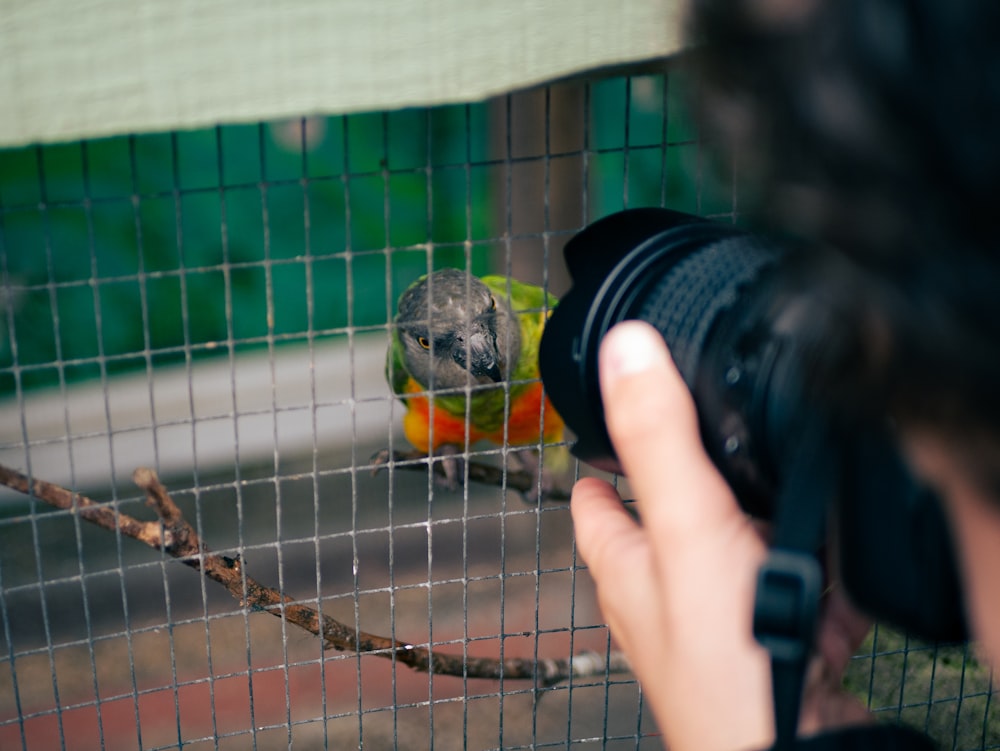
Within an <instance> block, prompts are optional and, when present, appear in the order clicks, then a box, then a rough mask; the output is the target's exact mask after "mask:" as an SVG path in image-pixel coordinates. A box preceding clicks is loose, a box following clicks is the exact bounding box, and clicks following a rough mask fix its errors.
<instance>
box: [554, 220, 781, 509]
mask: <svg viewBox="0 0 1000 751" xmlns="http://www.w3.org/2000/svg"><path fill="white" fill-rule="evenodd" d="M565 254H566V261H567V265H568V266H569V270H570V274H571V275H572V277H573V288H572V290H570V292H569V293H568V294H567V295H565V296H564V297H563V298H562V300H561V301H560V303H559V305H558V307H557V308H556V309H555V311H554V312H553V315H552V317H551V319H550V320H549V322H548V324H547V325H546V328H545V334H544V336H543V338H542V344H541V351H540V366H541V372H542V379H543V380H544V382H545V386H546V389H547V391H548V393H549V397H550V399H551V400H552V403H553V405H554V406H555V408H556V410H557V411H558V412H559V413H560V415H562V417H563V419H564V420H565V421H566V423H567V425H568V426H569V427H570V428H571V429H572V430H573V432H574V433H575V435H576V442H575V444H574V446H573V453H574V454H575V455H576V456H577V457H578V458H580V459H582V460H584V461H586V462H588V463H590V464H592V465H594V466H597V467H599V468H602V469H607V470H609V471H615V470H616V469H617V460H616V459H615V455H614V450H613V448H612V446H611V442H610V439H609V438H608V434H607V430H606V428H605V426H604V419H603V410H602V407H601V396H600V388H599V384H598V381H597V350H598V347H599V345H600V342H601V339H602V338H603V336H604V334H605V333H607V331H608V329H610V328H611V327H612V326H613V325H614V324H616V323H618V322H619V321H623V320H628V319H639V320H644V321H647V322H648V323H650V324H652V325H653V326H654V327H655V328H656V329H657V330H658V331H659V332H660V333H661V334H662V335H663V338H664V339H665V340H666V342H667V344H668V346H669V347H670V351H671V354H672V356H673V358H674V361H675V362H676V363H677V366H678V368H679V370H680V371H681V374H682V375H683V377H684V379H685V381H686V382H687V384H688V386H689V388H690V389H691V390H692V392H693V393H694V394H695V398H696V400H697V401H698V406H699V418H700V421H701V427H702V436H703V439H704V441H705V445H706V448H707V449H708V451H709V454H710V455H711V456H712V458H713V459H714V460H715V462H716V464H717V465H718V466H719V468H720V469H721V470H722V472H723V474H724V475H725V476H726V479H727V480H728V481H729V482H730V484H731V485H732V486H733V487H734V489H735V490H736V491H737V493H738V495H739V497H740V499H741V502H742V503H744V505H745V506H746V507H747V508H748V510H750V511H752V512H754V513H757V514H759V515H761V516H768V515H769V508H768V504H769V503H770V498H771V496H772V495H773V489H774V474H775V468H774V463H775V459H774V458H773V457H770V456H769V454H770V449H769V448H768V447H766V446H764V445H763V442H764V441H766V440H767V439H766V438H765V436H768V435H771V434H774V433H775V431H774V430H771V429H769V428H768V427H767V425H766V423H767V421H768V419H769V418H770V417H772V415H770V414H769V412H768V409H769V407H770V406H772V405H769V403H768V400H767V398H766V388H765V387H763V386H762V385H761V384H762V382H764V383H766V381H767V379H768V378H770V377H772V376H773V375H774V373H773V372H772V371H774V368H775V366H776V364H777V361H776V359H775V355H776V354H777V351H778V348H777V347H776V346H775V345H776V340H774V339H773V338H770V337H766V336H763V335H762V334H761V330H762V329H763V328H764V326H763V324H762V322H756V323H755V321H754V318H755V317H756V318H760V317H762V316H766V314H767V312H768V309H767V307H766V306H763V305H762V304H761V301H763V300H766V299H769V298H770V293H769V288H770V286H771V285H770V283H769V282H768V279H769V276H771V275H770V274H769V269H771V268H772V267H773V266H774V265H775V262H776V261H777V260H778V259H779V258H780V257H781V252H780V251H779V249H778V248H777V247H776V246H775V245H774V244H771V243H767V242H765V241H763V240H760V239H758V238H756V237H755V236H753V235H751V234H748V233H746V232H744V231H742V230H739V229H737V228H736V227H734V226H732V225H725V224H721V223H716V222H710V221H706V220H703V219H699V218H698V217H694V216H691V215H688V214H683V213H680V212H676V211H671V210H668V209H634V210H630V211H624V212H620V213H618V214H613V215H611V216H609V217H606V218H604V219H602V220H600V221H598V222H595V223H594V224H592V225H591V226H589V227H588V228H587V229H585V230H584V231H583V232H581V233H579V234H578V235H577V236H576V237H574V238H573V239H572V240H571V241H570V242H569V243H568V244H567V246H566V249H565ZM567 364H571V367H567ZM783 411H785V412H794V411H795V409H794V408H793V409H791V410H783ZM755 423H756V426H755V425H754V424H755ZM780 433H783V431H779V434H780Z"/></svg>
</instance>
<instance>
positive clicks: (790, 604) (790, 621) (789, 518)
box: [753, 418, 835, 751]
mask: <svg viewBox="0 0 1000 751" xmlns="http://www.w3.org/2000/svg"><path fill="white" fill-rule="evenodd" d="M833 456H834V452H833V451H832V450H831V442H830V441H829V440H828V432H827V428H826V424H825V421H824V420H822V419H821V418H817V419H813V420H810V422H809V423H808V424H807V425H806V426H805V430H804V431H803V434H802V440H801V442H799V443H798V449H797V451H796V452H795V453H794V458H793V461H792V462H791V467H790V472H789V474H788V476H787V478H786V482H785V484H784V485H783V487H782V488H781V490H780V492H779V496H778V499H777V500H778V504H777V510H776V514H775V518H774V539H773V542H772V547H771V550H770V552H769V554H768V557H767V559H766V560H765V561H764V563H763V564H762V565H761V567H760V570H759V571H758V574H757V594H756V600H755V602H754V619H753V630H754V636H755V637H756V639H757V641H758V642H760V643H761V644H762V645H763V646H764V647H765V648H766V649H767V650H768V652H769V653H770V655H771V683H772V689H773V692H774V726H775V744H774V748H775V749H776V751H788V749H791V748H792V745H793V744H794V742H795V735H796V730H797V728H798V721H799V710H800V707H801V703H802V691H803V689H804V687H805V676H806V669H807V668H808V666H809V657H810V654H811V651H812V647H813V644H814V642H815V637H816V621H817V614H818V611H819V599H820V595H821V593H822V586H823V571H822V568H821V567H820V564H819V561H818V559H817V551H818V550H819V549H820V547H821V545H822V543H823V539H824V529H825V526H826V519H827V495H828V494H829V493H830V490H831V489H832V488H833V487H834V485H833V482H832V480H833V479H834V478H833V476H832V470H833V469H834V467H835V463H834V462H833V461H832V457H833Z"/></svg>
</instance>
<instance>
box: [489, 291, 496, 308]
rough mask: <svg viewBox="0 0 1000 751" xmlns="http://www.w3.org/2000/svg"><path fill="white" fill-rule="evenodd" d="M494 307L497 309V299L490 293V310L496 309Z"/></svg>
mask: <svg viewBox="0 0 1000 751" xmlns="http://www.w3.org/2000/svg"><path fill="white" fill-rule="evenodd" d="M496 309H497V299H496V298H495V297H493V296H492V295H490V310H496Z"/></svg>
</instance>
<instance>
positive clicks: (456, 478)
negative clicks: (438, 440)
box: [433, 443, 465, 491]
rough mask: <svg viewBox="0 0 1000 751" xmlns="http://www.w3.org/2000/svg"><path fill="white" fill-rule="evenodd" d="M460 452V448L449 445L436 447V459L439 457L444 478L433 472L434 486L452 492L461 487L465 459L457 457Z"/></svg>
mask: <svg viewBox="0 0 1000 751" xmlns="http://www.w3.org/2000/svg"><path fill="white" fill-rule="evenodd" d="M461 451H462V449H461V447H460V446H455V445H454V444H451V443H446V444H444V445H443V446H439V447H438V449H437V457H439V461H440V462H441V468H442V469H443V470H444V476H443V477H442V476H441V475H440V474H438V473H437V472H434V473H433V475H434V484H435V485H437V486H439V487H442V488H445V489H446V490H452V491H454V490H458V489H459V487H461V485H462V483H463V482H464V480H465V458H464V457H462V456H459V454H460V453H461Z"/></svg>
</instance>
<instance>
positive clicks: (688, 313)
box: [539, 208, 966, 640]
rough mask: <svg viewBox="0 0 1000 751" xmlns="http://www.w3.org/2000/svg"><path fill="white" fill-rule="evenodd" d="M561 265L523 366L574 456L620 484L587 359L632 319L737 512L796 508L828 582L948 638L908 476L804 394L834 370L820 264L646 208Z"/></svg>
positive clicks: (590, 236) (876, 440) (949, 575)
mask: <svg viewBox="0 0 1000 751" xmlns="http://www.w3.org/2000/svg"><path fill="white" fill-rule="evenodd" d="M565 256H566V264H567V266H568V268H569V272H570V275H571V276H572V279H573V287H572V289H571V290H570V291H569V292H568V293H567V294H566V295H564V296H563V297H562V299H561V300H560V302H559V305H558V306H557V307H556V308H555V310H554V311H553V314H552V316H551V318H550V319H549V322H548V323H547V324H546V326H545V332H544V334H543V336H542V342H541V347H540V351H539V364H540V368H541V375H542V381H543V382H544V385H545V389H546V392H547V393H548V395H549V398H550V399H551V401H552V404H553V406H554V407H555V408H556V410H557V411H558V412H559V414H560V415H561V416H562V417H563V419H564V420H565V422H566V424H567V426H568V427H569V428H570V429H571V430H572V431H573V433H574V434H575V438H576V441H575V443H574V444H573V448H572V450H573V453H574V454H575V455H576V456H577V457H578V458H579V459H581V460H583V461H585V462H587V463H589V464H591V465H593V466H595V467H597V468H599V469H604V470H607V471H612V472H620V470H619V467H618V462H617V458H616V457H615V452H614V448H613V447H612V445H611V440H610V438H609V436H608V432H607V428H606V426H605V423H604V410H603V405H602V401H601V392H600V384H599V382H598V368H597V352H598V348H599V346H600V343H601V340H602V339H603V337H604V335H605V334H606V333H607V332H608V330H609V329H610V328H611V327H612V326H614V325H615V324H616V323H618V322H620V321H624V320H628V319H638V320H643V321H646V322H648V323H650V324H651V325H652V326H654V327H655V328H656V329H657V330H658V331H659V332H660V334H662V336H663V338H664V340H665V341H666V343H667V345H668V347H669V348H670V352H671V355H672V356H673V358H674V361H675V362H676V364H677V366H678V369H679V370H680V372H681V375H682V376H683V377H684V380H685V382H686V383H687V385H688V388H689V389H690V390H691V393H692V395H693V397H694V401H695V405H696V407H697V410H698V421H699V427H700V429H701V438H702V441H703V443H704V445H705V448H706V450H707V452H708V454H709V456H710V457H711V458H712V460H713V462H714V463H715V465H716V466H717V467H718V469H719V471H720V472H721V473H722V475H723V477H725V479H726V481H727V482H728V483H729V485H730V487H731V488H732V489H733V492H734V494H735V496H736V498H737V499H738V500H739V502H740V504H741V506H742V507H743V508H744V509H745V510H746V511H747V512H748V513H749V514H752V515H754V516H756V517H759V518H763V519H772V518H775V517H777V518H778V521H779V524H778V526H780V521H781V519H782V518H784V519H786V520H787V519H788V518H789V517H788V510H789V509H796V508H800V506H798V505H797V504H810V505H809V506H808V507H809V508H813V509H819V514H818V517H819V518H821V519H822V518H826V517H827V515H829V516H830V517H831V518H832V519H834V520H835V525H834V528H835V529H836V537H837V542H838V545H839V552H840V555H839V558H840V576H841V579H842V581H843V583H844V586H845V588H846V589H847V591H848V592H850V593H851V595H852V596H853V598H854V600H855V602H856V604H858V605H859V606H861V607H862V608H864V609H865V610H867V611H868V612H869V613H871V614H872V615H875V616H876V617H881V618H884V619H885V620H887V621H888V622H891V623H894V624H896V625H898V626H901V627H902V628H904V629H907V630H909V631H911V632H912V633H914V634H915V635H918V636H922V637H924V638H928V639H944V640H958V639H961V638H964V636H965V634H966V627H965V618H964V612H963V607H962V596H961V587H960V585H959V580H958V574H957V569H956V566H955V560H954V553H953V550H952V548H951V540H950V537H949V535H948V533H947V524H946V521H945V519H944V516H943V512H942V510H941V507H940V504H939V503H938V501H937V499H936V498H935V497H934V494H933V493H932V492H930V491H928V490H927V489H926V488H923V487H922V486H921V485H920V484H919V483H918V482H916V481H915V479H914V478H913V476H912V475H911V473H910V472H909V470H908V468H907V466H906V464H905V462H904V461H903V460H902V458H901V456H900V454H899V451H898V449H897V447H896V446H895V443H894V442H893V440H892V438H891V436H890V431H889V428H888V425H887V423H886V421H884V420H879V419H877V418H871V419H868V420H867V421H864V422H862V421H859V418H858V416H855V415H840V414H838V415H834V414H833V410H832V409H831V407H830V405H829V404H826V403H825V401H826V400H824V399H823V398H822V396H821V395H820V394H819V393H818V392H819V391H820V390H821V388H822V384H829V383H830V382H831V381H830V373H831V372H835V371H832V370H831V367H833V366H836V367H839V368H843V367H845V365H844V360H845V359H846V357H845V351H847V350H845V351H839V349H838V345H837V344H835V343H834V342H836V341H838V338H837V334H838V333H840V334H842V333H844V329H845V328H850V323H847V322H844V321H838V320H837V316H836V315H835V314H834V313H833V312H832V310H827V309H826V308H825V307H824V306H825V303H824V300H823V296H822V295H821V294H817V290H818V289H819V288H821V287H822V285H821V284H817V281H818V277H817V276H816V274H817V273H823V271H824V269H823V268H822V267H821V266H820V265H818V264H815V263H808V262H803V261H808V260H809V259H808V258H806V259H803V257H802V254H790V253H786V252H784V251H783V250H782V249H780V248H779V247H778V246H777V245H776V244H774V243H771V242H768V241H766V240H764V239H761V238H759V237H757V236H755V235H753V234H750V233H748V232H745V231H743V230H740V229H738V228H736V227H734V226H732V225H728V224H721V223H716V222H710V221H706V220H703V219H700V218H698V217H694V216H690V215H688V214H682V213H679V212H676V211H671V210H668V209H656V208H649V209H634V210H629V211H623V212H619V213H617V214H613V215H611V216H608V217H605V218H604V219H601V220H599V221H597V222H595V223H594V224H592V225H590V226H589V227H587V228H586V229H584V230H583V231H582V232H580V233H579V234H577V235H576V236H575V237H574V238H573V239H572V240H570V242H569V243H567V245H566V248H565ZM848 349H849V348H848ZM816 424H822V425H823V426H824V430H823V431H822V440H821V441H820V443H819V445H818V448H817V450H815V451H812V452H811V453H810V461H809V462H803V461H802V460H801V456H802V454H801V452H800V451H799V448H800V446H801V445H803V440H802V439H803V438H804V437H809V438H811V437H812V436H813V435H814V434H813V433H812V432H810V431H811V430H812V429H813V428H814V426H815V425H816ZM827 427H829V430H827ZM809 443H810V444H811V441H810V442H809ZM817 457H818V463H817V462H815V461H813V460H815V459H816V458H817ZM803 467H805V468H806V469H807V472H806V473H803V471H802V468H803ZM812 469H818V470H819V471H818V472H817V473H816V474H815V476H813V475H811V474H808V471H811V470H812ZM792 476H795V477H796V478H800V477H802V476H806V477H807V478H809V481H808V482H807V483H806V492H805V493H804V494H803V496H804V497H798V496H796V497H789V491H788V488H789V487H794V486H797V485H798V482H791V481H790V480H789V478H790V477H792ZM783 480H786V481H788V482H786V484H785V485H784V486H783ZM690 502H692V503H696V502H697V499H691V500H690ZM831 502H833V503H834V504H835V505H834V506H833V507H828V504H830V503H831ZM780 515H783V516H780Z"/></svg>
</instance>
